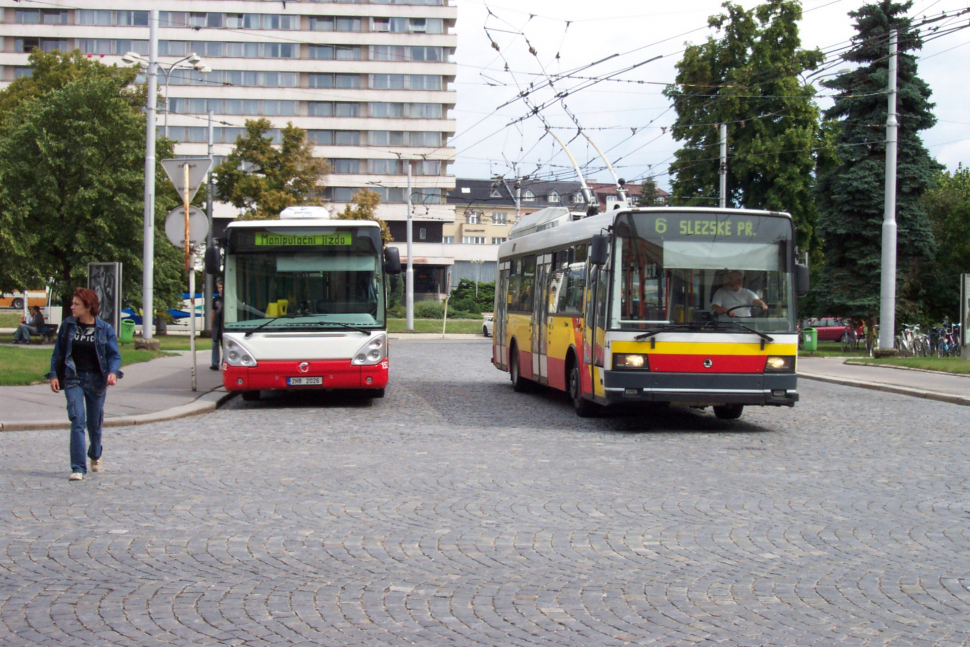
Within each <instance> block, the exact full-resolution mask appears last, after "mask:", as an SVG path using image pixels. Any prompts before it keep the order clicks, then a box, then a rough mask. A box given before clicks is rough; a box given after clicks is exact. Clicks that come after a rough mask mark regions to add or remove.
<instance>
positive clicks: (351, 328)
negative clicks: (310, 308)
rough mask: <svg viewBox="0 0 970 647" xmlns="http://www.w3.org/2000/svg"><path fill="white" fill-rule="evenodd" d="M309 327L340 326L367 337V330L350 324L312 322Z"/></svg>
mask: <svg viewBox="0 0 970 647" xmlns="http://www.w3.org/2000/svg"><path fill="white" fill-rule="evenodd" d="M311 325H314V326H341V327H343V328H346V329H347V330H356V331H357V332H362V333H364V334H365V335H369V334H370V331H369V330H364V329H363V328H358V327H357V326H352V325H350V324H345V323H343V322H342V321H314V322H312V324H311Z"/></svg>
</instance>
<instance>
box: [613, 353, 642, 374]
mask: <svg viewBox="0 0 970 647" xmlns="http://www.w3.org/2000/svg"><path fill="white" fill-rule="evenodd" d="M631 369H632V370H639V371H649V370H650V359H649V356H647V355H641V354H639V353H614V354H613V370H615V371H622V370H631Z"/></svg>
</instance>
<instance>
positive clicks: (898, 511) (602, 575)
mask: <svg viewBox="0 0 970 647" xmlns="http://www.w3.org/2000/svg"><path fill="white" fill-rule="evenodd" d="M488 354H489V346H488V343H487V342H485V341H484V340H483V341H481V342H435V341H422V342H419V341H397V340H395V341H394V342H392V345H391V370H392V383H391V386H390V387H389V388H388V391H387V397H386V398H385V399H383V400H379V401H375V402H370V401H366V400H348V399H347V398H344V397H335V396H330V397H320V396H319V395H313V394H286V395H285V396H279V397H274V398H270V399H265V400H262V401H260V402H254V403H249V402H242V401H239V400H236V401H234V402H233V403H232V404H231V405H230V406H229V407H227V408H225V409H223V410H220V411H218V412H216V413H214V414H211V415H207V416H202V417H198V418H193V419H186V420H179V421H174V422H171V423H162V424H156V425H149V426H143V427H134V428H125V429H110V430H108V431H107V432H106V437H105V442H104V446H105V453H104V460H105V471H103V472H101V473H99V474H89V476H88V478H87V479H86V480H85V481H83V482H81V483H73V484H71V483H68V481H67V475H68V446H67V437H66V433H65V432H63V431H60V432H50V431H45V432H14V433H6V434H0V479H2V481H0V492H2V493H3V496H2V497H0V644H4V645H69V644H78V645H81V644H96V645H168V644H176V645H188V644H193V645H196V644H236V645H253V646H255V645H289V644H324V645H412V644H421V645H523V646H530V647H532V646H549V647H553V646H555V647H560V646H563V645H623V644H630V643H635V644H643V645H714V644H725V645H750V646H754V645H940V646H949V645H966V644H970V591H968V586H970V496H968V485H970V461H968V457H970V456H968V454H970V446H968V442H967V441H968V427H970V425H968V423H967V421H968V418H967V409H966V408H965V407H959V406H954V405H948V404H942V403H935V402H928V401H925V400H921V399H915V398H908V397H905V396H897V395H891V394H884V393H878V392H873V391H864V390H859V389H852V388H847V387H840V386H835V385H828V384H821V383H814V382H809V381H804V382H803V383H802V384H801V385H800V390H801V392H802V402H801V403H799V404H798V405H797V406H796V407H795V408H794V409H752V408H749V409H746V411H745V414H744V416H743V417H742V419H741V420H739V421H735V422H727V421H719V420H717V419H715V418H714V416H713V414H712V413H711V412H710V411H695V410H689V411H688V410H667V411H660V412H652V413H649V414H643V415H639V416H629V415H611V416H606V417H601V418H596V419H579V418H577V417H576V416H575V415H574V414H573V413H572V411H571V409H570V408H569V407H568V406H567V405H566V404H565V403H564V402H563V401H562V400H561V399H560V398H559V397H557V396H555V395H552V394H548V393H540V394H516V393H513V392H512V390H511V387H510V385H509V383H508V379H507V376H506V375H505V374H503V373H499V372H498V371H496V370H495V369H494V368H492V367H491V365H490V364H489V363H488Z"/></svg>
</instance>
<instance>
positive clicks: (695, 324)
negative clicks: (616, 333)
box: [633, 321, 711, 341]
mask: <svg viewBox="0 0 970 647" xmlns="http://www.w3.org/2000/svg"><path fill="white" fill-rule="evenodd" d="M710 324H711V322H709V321H692V322H690V323H686V324H674V325H671V326H667V327H665V328H657V329H656V330H647V331H646V332H643V333H641V334H639V335H637V336H636V337H634V338H633V340H634V341H644V340H647V339H650V338H651V337H653V336H654V335H658V334H660V333H662V332H683V331H685V330H688V331H690V330H700V329H701V328H704V327H705V326H709V325H710Z"/></svg>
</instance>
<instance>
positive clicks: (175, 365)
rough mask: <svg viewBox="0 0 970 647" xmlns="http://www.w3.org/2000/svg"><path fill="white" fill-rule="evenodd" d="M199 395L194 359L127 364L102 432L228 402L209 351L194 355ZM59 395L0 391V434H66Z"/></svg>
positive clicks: (41, 390) (46, 390)
mask: <svg viewBox="0 0 970 647" xmlns="http://www.w3.org/2000/svg"><path fill="white" fill-rule="evenodd" d="M196 358H197V359H196V362H197V374H196V375H197V379H196V382H197V385H198V391H192V378H191V375H192V373H191V368H192V356H191V353H189V352H182V353H179V355H178V356H177V357H160V358H158V359H154V360H152V361H150V362H142V363H139V364H129V365H128V366H125V367H123V368H122V369H121V370H122V372H123V373H124V374H125V377H124V378H123V379H121V380H118V384H117V385H115V386H112V387H108V398H107V400H106V402H105V407H104V426H105V427H127V426H130V425H141V424H147V423H150V422H159V421H162V420H173V419H175V418H184V417H186V416H193V415H198V414H201V413H206V412H208V411H214V410H215V408H216V406H217V405H218V404H219V403H220V402H221V401H222V400H223V399H226V398H227V397H229V394H228V393H226V391H225V389H223V388H222V374H221V373H219V372H218V371H211V370H209V358H210V351H209V349H208V348H206V349H205V350H199V351H197V352H196ZM66 406H67V405H66V404H65V400H64V394H63V393H57V394H55V393H53V392H52V391H51V389H50V385H49V384H35V385H34V386H0V431H26V430H31V429H69V428H70V423H69V422H68V419H67V409H66Z"/></svg>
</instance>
